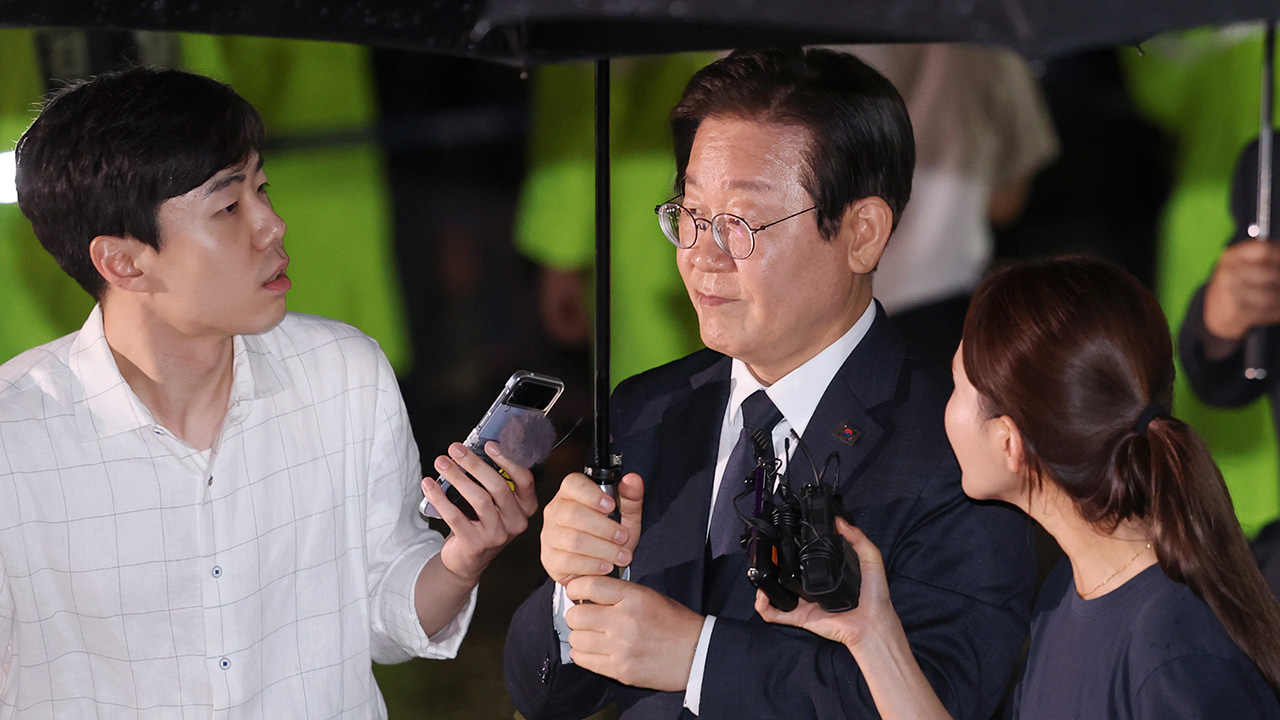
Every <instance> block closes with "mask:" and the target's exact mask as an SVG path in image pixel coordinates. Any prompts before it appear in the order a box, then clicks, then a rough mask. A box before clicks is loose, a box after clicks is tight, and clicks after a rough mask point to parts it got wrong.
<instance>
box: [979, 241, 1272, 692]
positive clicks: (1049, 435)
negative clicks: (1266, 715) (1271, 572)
mask: <svg viewBox="0 0 1280 720" xmlns="http://www.w3.org/2000/svg"><path fill="white" fill-rule="evenodd" d="M963 347H964V365H965V370H966V372H967V374H968V376H969V380H970V382H972V383H973V385H974V387H975V388H976V389H977V390H978V392H979V393H980V394H981V395H982V397H983V399H984V402H985V403H986V405H987V410H988V412H990V414H991V415H992V416H999V415H1007V416H1009V417H1010V418H1011V419H1012V420H1013V421H1014V423H1015V424H1017V426H1018V428H1019V430H1020V431H1021V432H1022V437H1023V444H1024V448H1025V451H1026V459H1027V463H1028V466H1029V467H1030V468H1031V469H1032V471H1033V475H1034V476H1035V477H1037V478H1041V479H1044V478H1047V479H1048V480H1050V481H1051V482H1053V483H1055V484H1057V485H1058V486H1060V487H1061V488H1062V489H1063V490H1065V491H1066V492H1067V493H1068V494H1069V495H1070V496H1071V497H1072V498H1073V499H1074V500H1075V504H1076V508H1077V509H1078V510H1079V512H1080V514H1081V516H1082V517H1083V518H1084V519H1085V520H1087V521H1089V522H1091V523H1094V524H1096V525H1098V526H1099V527H1101V528H1103V529H1105V530H1108V531H1110V530H1114V529H1115V528H1116V527H1117V526H1118V525H1119V524H1120V523H1122V522H1124V521H1126V520H1130V519H1133V520H1137V521H1139V522H1143V523H1145V524H1146V525H1148V526H1149V527H1150V528H1151V533H1152V538H1151V539H1152V544H1153V546H1154V547H1155V549H1156V555H1157V557H1158V559H1159V562H1160V567H1161V568H1162V569H1163V570H1164V572H1165V574H1166V575H1168V576H1169V577H1170V578H1172V579H1174V580H1176V581H1178V582H1182V583H1184V584H1186V585H1187V586H1188V587H1190V588H1191V590H1192V591H1193V592H1195V594H1196V595H1198V596H1199V597H1201V598H1202V599H1203V600H1204V601H1205V602H1206V603H1207V604H1208V605H1209V607H1210V608H1211V609H1212V610H1213V612H1214V614H1215V615H1216V616H1217V617H1218V620H1219V621H1220V622H1221V623H1222V625H1223V627H1224V628H1225V629H1226V631H1227V634H1228V635H1230V637H1231V639H1232V640H1233V641H1234V642H1235V643H1236V645H1237V646H1238V647H1239V648H1240V649H1241V650H1242V651H1243V652H1244V653H1245V654H1246V655H1247V656H1249V658H1250V659H1251V660H1252V661H1253V663H1254V665H1255V666H1257V668H1258V670H1259V671H1260V672H1261V673H1262V675H1263V677H1264V678H1266V680H1267V682H1268V683H1269V684H1270V685H1271V687H1272V689H1273V690H1277V691H1280V604H1277V602H1276V600H1275V597H1274V596H1273V595H1272V594H1271V591H1270V590H1269V589H1268V588H1267V585H1266V583H1265V582H1264V580H1263V578H1262V573H1261V572H1260V571H1259V570H1258V566H1257V564H1256V563H1255V562H1254V559H1253V555H1252V554H1251V553H1250V551H1249V547H1248V543H1247V542H1246V540H1245V537H1244V533H1243V532H1242V531H1241V529H1240V524H1239V522H1238V521H1237V520H1236V516H1235V513H1234V510H1233V508H1232V505H1231V497H1230V495H1229V494H1228V492H1227V487H1226V484H1225V483H1224V482H1223V480H1222V474H1221V473H1220V472H1219V471H1218V468H1217V466H1216V465H1215V464H1214V463H1213V459H1212V458H1211V457H1210V455H1209V451H1208V448H1207V447H1206V446H1205V443H1204V441H1203V440H1202V439H1201V438H1200V437H1199V435H1197V434H1196V433H1195V431H1194V430H1192V429H1191V428H1190V427H1189V426H1188V425H1186V424H1185V423H1183V422H1182V421H1181V420H1178V419H1176V418H1174V417H1171V416H1169V415H1168V414H1167V413H1163V412H1158V411H1157V412H1156V413H1155V414H1154V417H1153V418H1152V419H1151V421H1150V422H1149V423H1145V422H1144V423H1141V424H1139V423H1138V422H1137V420H1138V418H1139V417H1140V416H1144V411H1147V410H1148V409H1149V408H1152V407H1153V406H1155V405H1156V404H1158V405H1159V406H1163V407H1165V408H1168V407H1171V401H1172V396H1173V377H1174V365H1173V348H1172V343H1171V341H1170V337H1169V330H1168V324H1167V321H1166V320H1165V317H1164V313H1163V312H1162V311H1161V310H1160V306H1159V304H1158V303H1157V302H1156V299H1155V297H1154V296H1153V295H1152V294H1151V293H1150V292H1149V291H1148V290H1147V289H1146V288H1144V287H1142V285H1141V284H1140V283H1139V282H1138V281H1137V280H1136V279H1134V278H1133V277H1132V276H1131V275H1129V274H1128V273H1126V272H1124V271H1123V270H1121V269H1120V268H1118V267H1116V266H1114V265H1112V264H1110V263H1107V262H1104V261H1101V260H1096V259H1092V258H1084V257H1067V258H1058V259H1054V260H1048V261H1043V262H1038V263H1026V264H1022V265H1016V266H1012V267H1009V268H1005V269H1003V270H1000V271H997V272H996V273H994V274H992V275H991V276H990V277H988V278H987V279H986V280H985V281H984V282H983V284H982V285H981V286H980V287H979V288H978V290H977V291H976V292H975V294H974V298H973V302H972V304H971V305H970V307H969V314H968V317H967V318H966V320H965V328H964V346H963ZM1157 410H1158V408H1157ZM1147 414H1148V415H1149V414H1150V413H1147ZM1143 419H1144V420H1145V419H1146V417H1145V416H1144V417H1143Z"/></svg>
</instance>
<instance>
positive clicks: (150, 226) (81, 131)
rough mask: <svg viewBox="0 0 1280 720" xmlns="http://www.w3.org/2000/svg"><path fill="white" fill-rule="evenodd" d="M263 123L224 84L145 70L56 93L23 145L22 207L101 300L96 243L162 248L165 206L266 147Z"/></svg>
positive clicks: (48, 246) (61, 261)
mask: <svg viewBox="0 0 1280 720" xmlns="http://www.w3.org/2000/svg"><path fill="white" fill-rule="evenodd" d="M263 136H264V129H263V124H262V118H261V116H259V115H258V111H257V110H255V109H254V108H253V106H252V105H250V104H249V102H248V101H246V100H245V99H244V98H242V97H240V96H239V95H238V94H236V92H235V91H234V90H232V89H231V88H230V87H229V86H227V85H224V84H223V83H220V82H217V81H216V80H211V79H209V78H207V77H204V76H202V75H194V74H192V73H187V72H182V71H179V70H163V69H155V68H147V67H137V68H131V69H128V70H123V71H119V72H113V73H108V74H104V75H99V76H97V77H94V78H92V79H90V80H86V81H82V82H78V83H74V84H72V85H69V86H67V87H65V88H62V89H60V90H57V91H55V92H53V93H52V94H51V95H50V96H49V99H48V100H47V101H46V102H45V105H44V109H43V110H42V111H41V113H40V116H39V117H38V118H36V121H35V122H34V123H32V125H31V127H30V128H28V129H27V131H26V133H24V134H23V136H22V138H21V139H20V140H19V141H18V146H17V153H16V159H17V166H18V168H17V186H18V205H19V207H20V208H21V209H22V212H23V214H24V215H26V216H27V219H29V220H30V221H31V225H32V227H33V228H34V229H35V233H36V237H37V238H39V240H40V244H41V245H43V246H44V249H45V250H47V251H48V252H49V254H51V255H53V257H54V259H55V260H57V261H58V265H59V266H60V267H61V268H62V269H63V271H64V272H66V273H67V274H68V275H70V276H71V277H72V279H74V280H75V281H76V282H77V283H79V284H80V287H82V288H84V289H85V291H86V292H88V293H89V294H90V295H92V296H93V297H94V298H95V299H97V300H101V299H102V296H103V293H104V292H105V290H106V281H105V280H104V279H103V277H102V275H101V274H99V273H98V271H97V269H96V268H95V267H94V266H93V261H92V260H91V259H90V256H89V244H90V243H91V242H92V241H93V239H94V238H95V237H97V236H99V235H119V236H125V235H129V236H132V237H135V238H137V239H138V240H140V241H142V242H144V243H146V244H147V245H150V246H151V247H153V248H156V249H157V250H158V249H160V233H159V229H158V227H157V223H156V218H157V215H158V212H159V209H160V204H161V203H162V202H164V201H165V200H168V199H169V198H172V197H177V196H179V195H184V194H186V193H187V192H190V191H191V190H192V189H194V188H197V187H199V186H201V185H203V184H204V183H205V181H207V180H208V179H209V178H210V177H213V175H215V174H216V173H218V172H219V171H221V170H223V169H224V168H227V167H231V166H234V165H236V164H238V163H242V162H244V161H245V160H246V159H247V158H248V157H249V156H250V155H251V154H252V152H254V151H260V150H261V148H262V143H263Z"/></svg>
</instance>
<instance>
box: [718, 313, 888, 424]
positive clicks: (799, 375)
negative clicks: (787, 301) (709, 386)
mask: <svg viewBox="0 0 1280 720" xmlns="http://www.w3.org/2000/svg"><path fill="white" fill-rule="evenodd" d="M875 317H876V304H875V302H874V301H873V302H871V303H868V305H867V309H866V310H864V311H863V313H862V316H861V317H859V318H858V321H857V322H855V323H854V324H853V327H851V328H849V330H848V331H847V332H846V333H845V334H844V335H841V336H840V337H839V338H838V339H837V340H836V341H835V342H833V343H831V344H830V345H828V346H827V347H826V348H824V349H823V350H822V352H820V353H818V354H817V355H814V356H813V357H812V358H809V360H807V361H806V362H805V363H804V364H803V365H801V366H800V367H798V368H796V369H795V370H792V371H791V372H789V373H787V374H786V375H784V376H783V377H782V378H781V379H779V380H778V381H777V382H775V383H774V384H773V385H770V386H768V387H765V385H764V384H763V383H761V382H760V381H759V380H757V379H756V377H755V376H754V375H752V374H751V371H750V370H749V369H747V364H746V363H744V362H742V361H741V360H739V359H737V358H734V359H733V364H732V367H731V369H730V371H729V409H730V413H731V417H732V418H734V421H735V422H737V419H738V417H739V413H740V410H741V407H742V402H743V401H744V400H746V399H747V397H749V396H750V395H751V394H752V393H754V392H755V391H757V390H761V389H763V390H764V391H765V393H766V394H768V396H769V399H770V400H772V401H773V404H774V406H776V407H777V408H778V410H779V411H780V412H781V413H782V416H783V417H784V418H786V420H787V422H788V423H790V424H791V428H792V429H793V430H795V432H796V434H797V435H804V430H805V427H807V426H808V424H809V419H810V418H812V417H813V411H814V410H816V409H817V407H818V402H819V401H820V400H822V396H823V395H824V394H826V392H827V386H828V385H830V384H831V380H832V379H833V378H835V376H836V373H837V372H838V371H839V370H840V366H842V365H844V361H845V360H847V359H848V358H849V355H850V354H851V353H852V352H853V349H854V348H856V347H857V346H858V343H860V342H862V338H863V337H865V336H866V334H867V331H868V330H869V329H870V328H871V322H872V321H873V320H875Z"/></svg>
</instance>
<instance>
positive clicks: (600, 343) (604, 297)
mask: <svg viewBox="0 0 1280 720" xmlns="http://www.w3.org/2000/svg"><path fill="white" fill-rule="evenodd" d="M595 96H596V97H595V122H596V297H595V301H596V308H595V310H596V317H595V352H594V353H593V355H594V362H595V367H594V371H593V373H592V384H593V401H594V412H595V425H594V430H595V432H594V438H593V439H594V442H593V447H592V454H591V464H590V465H588V466H587V468H586V470H585V472H586V475H587V477H589V478H591V479H592V480H594V481H595V482H596V483H597V484H598V485H600V489H602V490H604V491H605V492H606V493H608V494H609V496H610V497H612V498H613V499H614V501H615V502H617V500H618V480H620V479H621V477H622V458H621V457H619V456H616V455H614V454H613V453H612V451H611V450H610V447H609V315H610V301H609V288H610V269H611V268H610V262H611V260H610V240H609V229H610V224H611V213H610V205H609V202H610V194H609V193H610V188H609V61H608V60H607V59H605V60H597V61H596V72H595ZM616 507H617V506H616V505H615V510H614V512H613V518H614V519H615V520H616V519H618V518H619V517H620V514H619V512H618V510H617V509H616ZM613 575H614V577H617V576H618V575H619V571H618V570H617V569H615V570H614V572H613Z"/></svg>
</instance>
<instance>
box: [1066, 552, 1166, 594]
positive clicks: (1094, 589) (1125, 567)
mask: <svg viewBox="0 0 1280 720" xmlns="http://www.w3.org/2000/svg"><path fill="white" fill-rule="evenodd" d="M1150 549H1151V543H1147V544H1146V545H1144V546H1142V548H1141V549H1139V550H1138V552H1137V553H1135V554H1134V556H1133V557H1132V558H1130V559H1129V562H1127V563H1125V564H1124V565H1123V566H1122V567H1121V568H1120V569H1119V570H1117V571H1115V572H1113V573H1111V574H1110V575H1108V576H1107V579H1106V580H1103V581H1102V582H1100V583H1098V584H1097V585H1094V586H1093V589H1092V590H1090V591H1088V592H1086V593H1084V594H1083V595H1081V596H1080V597H1082V598H1084V599H1086V600H1087V599H1088V598H1089V596H1090V595H1092V594H1094V593H1096V592H1098V590H1100V589H1101V588H1102V586H1103V585H1106V584H1107V583H1109V582H1111V581H1112V580H1114V579H1115V577H1116V576H1117V575H1119V574H1120V573H1122V572H1124V571H1125V570H1128V569H1129V566H1130V565H1133V564H1134V563H1135V562H1137V561H1138V558H1139V557H1140V556H1141V555H1142V553H1144V552H1146V551H1148V550H1150Z"/></svg>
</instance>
